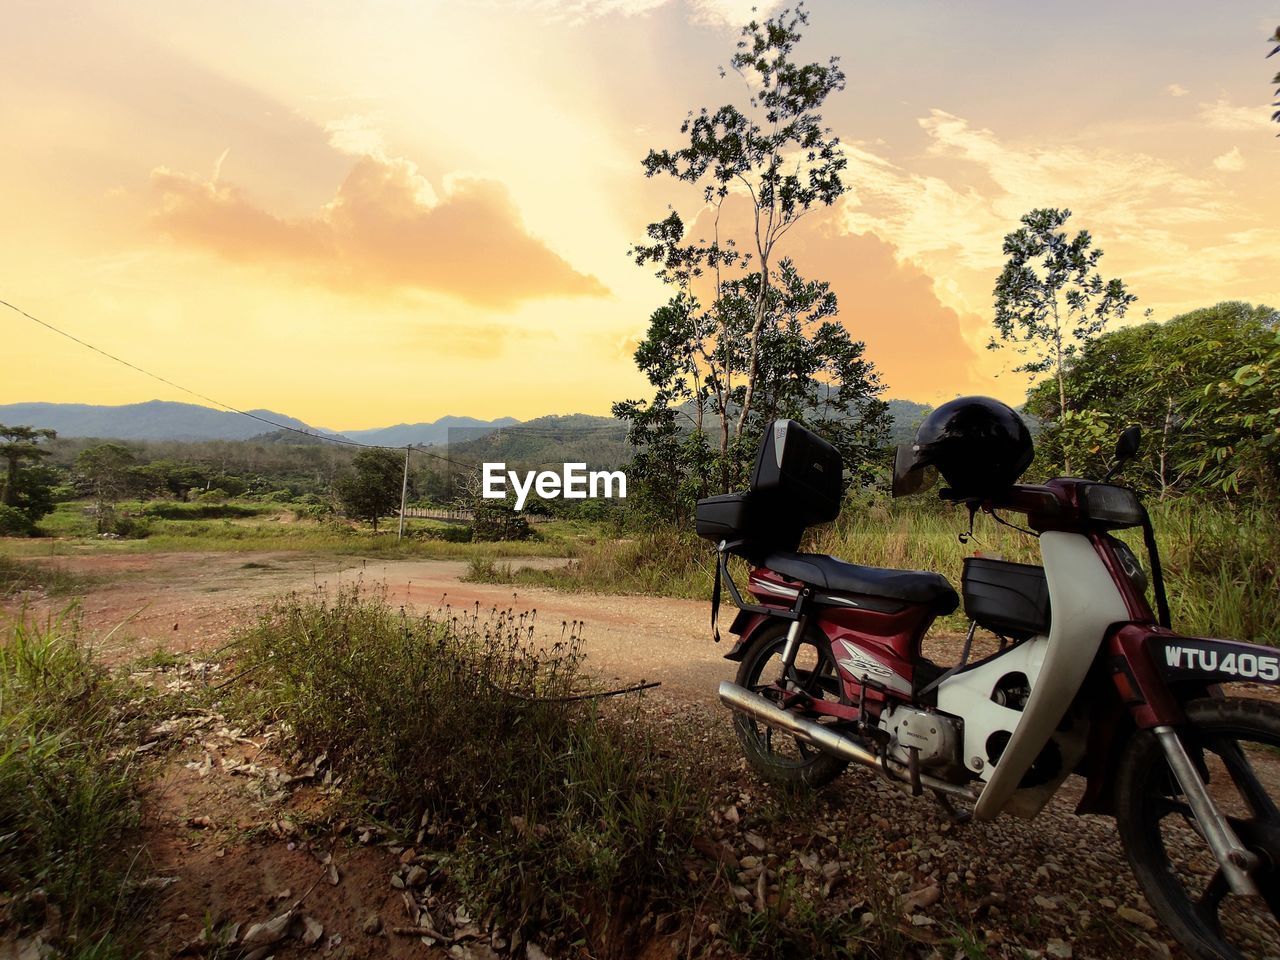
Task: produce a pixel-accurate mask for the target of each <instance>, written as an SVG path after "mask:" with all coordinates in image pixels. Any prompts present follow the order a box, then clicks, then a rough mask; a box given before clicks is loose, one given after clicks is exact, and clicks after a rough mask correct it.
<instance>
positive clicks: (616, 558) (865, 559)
mask: <svg viewBox="0 0 1280 960" xmlns="http://www.w3.org/2000/svg"><path fill="white" fill-rule="evenodd" d="M1151 512H1152V517H1153V520H1154V523H1155V527H1156V536H1157V540H1158V542H1159V545H1160V548H1161V556H1162V558H1163V562H1164V570H1165V579H1166V583H1167V587H1168V592H1169V599H1170V606H1171V607H1172V612H1173V624H1174V627H1175V628H1176V629H1179V630H1183V631H1186V632H1189V633H1196V634H1202V635H1207V636H1222V637H1234V638H1241V639H1246V640H1253V641H1257V642H1261V643H1267V644H1270V645H1273V646H1280V520H1278V519H1277V518H1276V517H1275V516H1274V515H1273V514H1271V513H1270V512H1268V511H1266V510H1262V509H1256V508H1254V509H1240V510H1235V509H1230V508H1226V507H1220V506H1218V507H1215V506H1206V505H1204V504H1196V503H1191V502H1187V501H1174V502H1168V503H1158V504H1154V505H1152V508H1151ZM967 525H968V524H967V515H966V514H965V513H964V511H963V510H961V509H960V508H956V509H954V510H947V509H944V508H941V507H938V506H935V505H932V504H927V503H918V504H917V503H905V502H899V503H893V502H891V501H883V500H882V501H875V502H870V503H867V504H862V505H852V506H849V507H846V508H845V510H844V512H843V513H842V515H841V517H840V519H839V520H837V521H836V522H835V523H833V524H829V525H827V526H825V527H821V528H818V529H816V530H813V531H811V532H810V533H809V535H808V537H807V539H806V542H805V543H804V544H803V545H802V546H801V549H802V550H809V551H813V552H817V553H830V554H832V555H834V556H837V557H840V558H842V559H845V560H848V561H850V562H852V563H860V564H865V565H868V566H876V567H896V568H904V569H916V570H935V571H937V572H939V573H942V574H944V575H945V576H947V577H948V579H950V580H951V581H952V582H953V583H958V582H959V579H960V572H961V567H962V564H963V562H964V558H965V557H966V556H969V555H971V554H973V553H974V552H975V551H979V552H981V553H983V554H986V555H988V556H999V557H1003V558H1004V559H1006V560H1016V561H1022V562H1030V563H1036V562H1038V560H1039V551H1038V549H1037V545H1036V543H1035V541H1034V540H1033V539H1032V538H1031V537H1028V536H1027V535H1025V534H1022V533H1019V532H1018V531H1015V530H1011V529H1009V528H1008V527H1004V526H1000V525H998V524H996V523H995V522H994V521H992V520H991V519H990V518H988V517H983V516H980V517H978V519H977V520H976V521H975V525H974V535H973V538H972V539H971V540H970V541H969V543H967V544H966V543H961V542H960V540H959V537H958V534H959V533H961V532H963V531H964V530H965V529H966V528H967ZM1124 538H1125V539H1126V540H1127V541H1128V542H1129V543H1130V545H1131V546H1132V547H1133V548H1134V550H1135V552H1136V553H1137V554H1138V556H1139V557H1144V556H1145V553H1144V550H1143V547H1142V543H1141V536H1140V535H1137V534H1136V533H1135V532H1127V533H1125V534H1124ZM714 556H715V555H714V551H713V549H712V547H711V545H710V544H708V543H707V542H706V541H702V540H699V539H697V538H696V537H694V536H693V535H692V534H691V533H688V532H684V531H677V530H674V529H659V530H654V531H649V532H645V533H640V534H637V535H635V536H634V537H633V538H630V539H623V540H610V541H598V542H596V543H595V544H584V545H583V548H582V550H581V551H580V552H579V553H578V554H577V557H576V559H575V560H574V561H573V563H572V564H570V565H569V566H568V567H566V568H561V569H551V570H531V569H521V570H517V571H514V572H513V571H512V570H511V568H510V567H509V566H507V565H504V564H503V563H502V562H501V561H500V560H498V559H495V558H494V557H477V558H475V559H473V560H472V569H471V572H470V576H471V577H472V578H473V579H477V580H488V581H491V582H507V583H525V584H541V585H546V586H551V587H555V588H558V589H562V590H583V591H591V592H597V593H636V594H651V595H658V596H673V597H691V598H702V597H709V596H710V594H711V581H712V576H713V574H714V572H715V561H714ZM735 563H737V564H741V561H735ZM743 569H744V570H745V568H743ZM947 625H948V626H952V627H956V628H959V627H961V626H962V625H963V620H962V618H961V616H960V614H958V613H957V614H954V615H953V616H952V617H951V618H950V620H949V621H948V623H947Z"/></svg>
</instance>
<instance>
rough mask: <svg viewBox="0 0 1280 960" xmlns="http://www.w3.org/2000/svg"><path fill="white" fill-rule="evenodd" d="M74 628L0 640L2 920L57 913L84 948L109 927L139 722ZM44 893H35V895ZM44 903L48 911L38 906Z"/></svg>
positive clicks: (21, 628)
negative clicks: (6, 899)
mask: <svg viewBox="0 0 1280 960" xmlns="http://www.w3.org/2000/svg"><path fill="white" fill-rule="evenodd" d="M127 708H128V699H127V696H126V694H125V692H124V691H123V690H122V689H121V688H120V687H119V686H118V685H117V684H116V683H115V682H114V681H113V680H111V678H110V677H108V676H107V675H106V674H105V673H104V672H103V670H102V669H101V668H100V667H98V666H97V665H96V664H94V662H93V661H92V659H91V657H90V655H89V653H88V651H87V649H86V648H85V647H84V646H83V645H82V644H81V643H80V642H79V640H78V638H77V634H76V629H75V625H74V623H72V622H71V621H69V620H66V619H63V620H61V621H57V622H53V623H49V624H47V625H44V626H37V625H35V624H33V623H31V622H29V621H27V620H25V619H24V620H20V621H18V622H16V623H14V624H13V625H12V626H11V628H10V629H9V631H8V637H7V639H6V641H5V642H4V643H0V889H4V890H6V891H9V892H10V893H11V894H12V895H13V896H12V899H11V900H10V901H9V903H8V906H7V907H4V908H0V926H3V925H4V920H5V919H6V918H5V916H4V913H5V912H8V914H9V916H8V920H9V921H10V922H12V923H14V924H15V925H16V926H17V927H18V929H20V930H21V929H23V928H35V927H39V926H42V925H43V924H44V921H45V916H46V912H47V911H48V910H50V909H52V910H56V911H59V912H60V913H61V918H62V923H61V930H62V934H63V935H64V936H66V937H67V938H68V939H69V940H78V941H80V943H81V945H83V944H84V943H85V942H86V941H88V940H90V939H96V938H102V937H103V936H104V935H105V934H107V933H108V932H110V931H111V930H112V929H114V928H115V927H116V925H117V920H118V918H119V914H120V911H121V909H122V906H123V899H122V890H123V889H124V885H125V881H126V879H127V870H128V866H129V860H128V858H127V854H126V851H125V850H124V849H123V847H122V846H121V840H122V838H123V837H124V836H125V834H126V833H127V832H128V831H129V830H130V829H131V828H132V827H134V826H135V825H136V824H137V822H138V802H137V790H136V783H135V778H134V774H135V769H134V763H135V761H134V760H133V757H134V753H133V751H132V749H130V747H131V746H132V745H134V744H136V743H137V742H138V740H137V736H136V735H137V732H138V725H137V722H136V720H135V718H133V717H131V716H130V715H129V713H128V712H127ZM37 890H39V891H42V892H41V894H39V895H38V896H35V895H33V894H35V892H36V891H37ZM42 902H45V903H47V904H48V905H49V906H47V907H46V906H42Z"/></svg>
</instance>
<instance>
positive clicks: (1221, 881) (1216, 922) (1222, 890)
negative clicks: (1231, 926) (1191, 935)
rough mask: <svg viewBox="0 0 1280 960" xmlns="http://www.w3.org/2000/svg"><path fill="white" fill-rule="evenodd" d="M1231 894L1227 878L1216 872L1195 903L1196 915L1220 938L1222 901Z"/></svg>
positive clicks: (1218, 871) (1220, 872) (1219, 871)
mask: <svg viewBox="0 0 1280 960" xmlns="http://www.w3.org/2000/svg"><path fill="white" fill-rule="evenodd" d="M1230 892H1231V888H1230V887H1229V886H1228V885H1227V878H1226V877H1224V876H1223V875H1222V871H1221V870H1215V871H1214V873H1213V876H1212V877H1211V878H1210V880H1209V883H1208V885H1207V886H1205V888H1204V890H1203V891H1202V892H1201V894H1200V897H1199V899H1197V900H1196V902H1195V911H1196V915H1197V916H1199V918H1200V920H1201V921H1202V922H1204V923H1205V924H1207V925H1208V926H1209V927H1210V928H1212V929H1213V931H1214V932H1215V933H1217V934H1218V935H1219V936H1221V935H1222V922H1221V920H1220V919H1219V918H1218V910H1219V908H1220V907H1221V906H1222V901H1223V900H1224V899H1225V898H1226V896H1227V894H1228V893H1230Z"/></svg>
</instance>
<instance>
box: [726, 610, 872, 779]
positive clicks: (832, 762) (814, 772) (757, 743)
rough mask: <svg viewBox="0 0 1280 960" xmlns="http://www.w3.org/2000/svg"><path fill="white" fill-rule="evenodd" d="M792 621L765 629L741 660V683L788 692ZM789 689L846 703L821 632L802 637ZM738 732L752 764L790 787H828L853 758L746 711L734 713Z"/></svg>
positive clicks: (766, 690) (756, 688)
mask: <svg viewBox="0 0 1280 960" xmlns="http://www.w3.org/2000/svg"><path fill="white" fill-rule="evenodd" d="M790 626H791V625H790V623H788V622H785V621H783V622H779V623H776V624H770V625H768V626H765V627H762V628H761V629H760V631H759V632H757V633H756V635H755V636H754V637H753V638H752V640H751V644H750V646H748V647H747V652H746V654H745V655H744V656H743V658H742V661H741V663H739V664H738V676H737V678H736V682H737V684H738V686H740V687H746V688H747V689H748V690H751V691H753V692H755V693H760V694H763V695H764V696H766V697H769V698H770V699H777V697H778V696H780V695H781V693H782V689H783V688H782V686H781V685H780V683H779V681H780V680H781V677H782V651H783V649H784V648H785V647H786V645H787V630H788V629H789V628H790ZM787 689H788V690H801V691H803V692H805V693H807V694H808V695H809V696H811V697H813V698H815V699H818V700H833V701H835V702H840V699H841V695H840V689H841V684H840V678H839V675H838V674H837V673H836V665H835V659H834V658H833V657H832V656H831V646H830V644H828V643H827V640H826V638H825V637H823V636H821V635H820V634H816V635H808V634H806V635H804V636H802V637H801V638H800V642H799V649H798V650H797V652H796V658H795V676H794V680H789V681H788V682H787ZM733 727H734V733H736V734H737V736H738V742H739V743H740V744H742V752H743V754H744V755H745V756H746V758H747V763H748V764H749V765H750V767H751V769H752V770H754V771H755V772H756V773H757V774H759V775H760V776H761V777H762V778H764V779H765V780H768V781H769V782H770V783H776V784H780V785H782V786H789V787H822V786H825V785H826V784H828V783H830V782H831V781H832V780H834V779H835V778H836V777H838V776H840V774H841V772H843V770H844V768H845V766H847V761H845V760H841V759H840V758H838V757H833V756H831V755H830V754H828V753H823V752H822V751H820V750H818V749H817V748H815V747H812V746H810V745H809V744H807V743H804V742H803V741H800V740H797V739H796V738H795V737H793V736H791V735H790V734H787V733H783V732H782V731H779V730H774V729H773V728H772V727H769V726H766V725H765V724H763V723H760V722H759V721H757V720H753V719H752V718H751V717H748V716H746V715H745V714H742V713H738V714H734V718H733Z"/></svg>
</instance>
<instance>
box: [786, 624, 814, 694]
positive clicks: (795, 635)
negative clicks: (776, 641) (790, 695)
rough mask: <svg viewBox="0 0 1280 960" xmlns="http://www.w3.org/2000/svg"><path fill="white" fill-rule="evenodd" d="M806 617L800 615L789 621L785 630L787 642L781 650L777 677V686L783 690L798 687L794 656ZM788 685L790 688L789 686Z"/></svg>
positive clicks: (797, 649)
mask: <svg viewBox="0 0 1280 960" xmlns="http://www.w3.org/2000/svg"><path fill="white" fill-rule="evenodd" d="M808 619H809V617H808V615H807V614H805V613H800V615H799V616H797V617H796V619H794V620H792V621H791V626H790V627H789V628H788V629H787V642H786V644H785V645H784V646H783V648H782V673H781V674H780V675H779V677H778V686H780V687H781V688H782V689H783V690H788V689H791V690H795V689H799V687H800V678H799V677H798V676H796V670H795V666H796V654H797V653H798V652H799V648H800V637H801V635H802V634H803V633H804V628H805V624H806V622H808ZM789 685H790V686H789Z"/></svg>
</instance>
